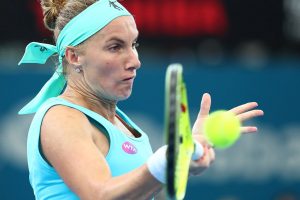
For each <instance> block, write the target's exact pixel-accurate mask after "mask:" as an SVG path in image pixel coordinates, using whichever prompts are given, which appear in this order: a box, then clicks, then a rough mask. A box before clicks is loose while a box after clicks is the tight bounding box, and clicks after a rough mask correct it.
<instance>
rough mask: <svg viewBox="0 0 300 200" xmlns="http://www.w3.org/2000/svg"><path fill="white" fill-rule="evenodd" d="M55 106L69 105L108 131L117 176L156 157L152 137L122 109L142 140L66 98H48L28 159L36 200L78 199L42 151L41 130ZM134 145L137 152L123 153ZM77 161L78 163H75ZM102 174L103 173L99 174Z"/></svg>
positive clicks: (34, 129) (110, 161)
mask: <svg viewBox="0 0 300 200" xmlns="http://www.w3.org/2000/svg"><path fill="white" fill-rule="evenodd" d="M55 105H65V106H68V107H71V108H74V109H77V110H79V111H81V112H83V113H84V114H85V115H86V116H88V117H90V118H92V119H93V120H94V121H96V122H97V123H99V126H101V127H103V129H105V130H106V133H107V135H108V136H109V140H110V148H109V152H108V154H107V155H106V160H107V163H108V165H109V167H110V170H111V173H112V175H113V176H119V175H122V174H125V173H128V172H130V171H132V170H134V169H136V168H138V167H140V166H141V165H143V164H144V163H145V162H146V160H147V159H148V157H149V156H150V155H152V149H151V146H150V143H149V139H148V136H147V135H146V134H145V133H144V132H143V131H142V130H141V129H140V128H139V127H138V126H137V125H136V124H134V123H133V122H132V121H131V120H130V119H129V118H128V117H127V116H126V115H125V114H124V113H123V112H122V111H121V110H120V109H117V114H118V115H119V116H120V117H121V118H122V119H123V120H124V121H126V122H127V123H128V124H129V126H131V127H132V128H134V129H136V130H137V131H138V132H139V133H140V134H141V137H139V138H134V137H129V136H127V135H125V134H124V133H122V132H120V131H119V130H118V129H117V128H116V127H115V126H114V125H113V124H111V123H110V122H109V121H107V120H106V119H105V118H103V117H102V116H101V115H99V114H97V113H95V112H93V111H91V110H88V109H86V108H84V107H81V106H78V105H75V104H72V103H70V102H68V101H66V100H64V99H61V98H58V97H55V98H50V99H48V100H47V101H46V102H45V103H44V104H43V105H42V106H41V107H40V109H39V110H38V112H37V113H36V114H35V116H34V119H33V121H32V124H31V126H30V129H29V134H28V139H27V158H28V168H29V179H30V183H31V186H32V188H33V191H34V194H35V197H36V199H39V200H44V199H47V200H54V199H55V200H77V199H79V197H78V196H76V194H75V193H73V192H72V191H71V190H70V188H69V187H68V186H67V185H66V184H65V183H64V182H63V180H62V179H61V177H60V176H59V174H58V173H57V172H56V170H55V169H54V168H53V167H51V166H50V165H49V164H48V163H47V162H46V161H45V160H44V159H43V156H42V154H41V152H40V150H39V138H40V128H41V124H42V120H43V118H44V116H45V114H46V112H47V111H48V110H49V109H50V108H51V107H52V106H55ZM128 142H129V143H130V144H132V146H134V147H135V148H136V153H134V154H129V153H127V152H126V151H124V150H123V146H124V144H127V143H128ZM76 162H77V161H76V160H74V163H76ZM99 173H101V172H99Z"/></svg>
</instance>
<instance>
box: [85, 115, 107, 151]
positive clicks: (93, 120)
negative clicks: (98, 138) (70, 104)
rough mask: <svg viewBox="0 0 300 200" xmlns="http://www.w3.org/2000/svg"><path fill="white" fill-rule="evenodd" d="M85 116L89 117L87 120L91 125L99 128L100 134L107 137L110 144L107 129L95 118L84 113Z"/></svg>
mask: <svg viewBox="0 0 300 200" xmlns="http://www.w3.org/2000/svg"><path fill="white" fill-rule="evenodd" d="M86 116H87V118H88V119H89V121H90V122H91V124H92V125H94V126H95V127H96V128H97V129H99V130H100V131H101V133H102V134H104V136H105V137H106V138H107V140H108V143H109V145H110V143H111V141H110V140H111V138H110V135H109V133H108V131H107V129H106V128H105V127H104V126H103V125H102V124H100V123H99V122H97V121H96V120H95V119H93V118H91V117H90V116H88V115H86Z"/></svg>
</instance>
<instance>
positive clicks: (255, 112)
mask: <svg viewBox="0 0 300 200" xmlns="http://www.w3.org/2000/svg"><path fill="white" fill-rule="evenodd" d="M262 115H264V112H263V111H262V110H251V111H247V112H244V113H241V114H239V115H237V117H238V118H239V119H240V121H241V122H243V121H245V120H248V119H251V118H254V117H258V116H262Z"/></svg>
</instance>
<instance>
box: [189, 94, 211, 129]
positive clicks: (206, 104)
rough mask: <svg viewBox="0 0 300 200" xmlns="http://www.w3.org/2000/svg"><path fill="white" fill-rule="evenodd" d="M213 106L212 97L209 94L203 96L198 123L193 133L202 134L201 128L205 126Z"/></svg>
mask: <svg viewBox="0 0 300 200" xmlns="http://www.w3.org/2000/svg"><path fill="white" fill-rule="evenodd" d="M210 106H211V97H210V95H209V94H208V93H204V94H203V96H202V100H201V104H200V111H199V113H198V116H197V119H196V122H195V124H194V126H193V133H201V132H202V131H201V127H202V126H203V123H204V120H205V119H206V117H207V116H208V115H209V111H210Z"/></svg>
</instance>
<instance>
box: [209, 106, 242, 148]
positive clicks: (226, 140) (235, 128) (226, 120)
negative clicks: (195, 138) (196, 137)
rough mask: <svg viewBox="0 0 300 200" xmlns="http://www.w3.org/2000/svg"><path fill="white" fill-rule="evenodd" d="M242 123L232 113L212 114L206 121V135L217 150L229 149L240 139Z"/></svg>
mask: <svg viewBox="0 0 300 200" xmlns="http://www.w3.org/2000/svg"><path fill="white" fill-rule="evenodd" d="M240 128H241V123H240V120H239V119H238V118H237V116H236V115H235V114H233V113H232V112H230V111H225V110H218V111H215V112H212V113H211V114H210V115H209V116H208V117H207V118H206V120H205V121H204V134H205V136H206V138H207V139H208V141H209V142H210V143H212V144H213V146H214V147H216V148H222V149H224V148H227V147H230V146H231V145H232V144H234V143H235V142H236V141H237V139H238V138H239V137H240Z"/></svg>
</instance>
